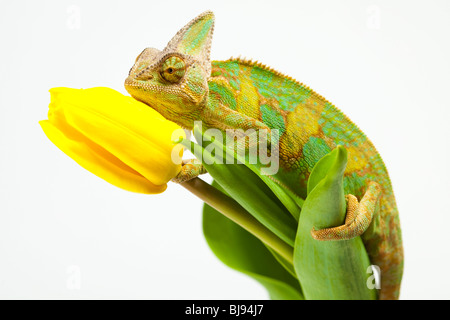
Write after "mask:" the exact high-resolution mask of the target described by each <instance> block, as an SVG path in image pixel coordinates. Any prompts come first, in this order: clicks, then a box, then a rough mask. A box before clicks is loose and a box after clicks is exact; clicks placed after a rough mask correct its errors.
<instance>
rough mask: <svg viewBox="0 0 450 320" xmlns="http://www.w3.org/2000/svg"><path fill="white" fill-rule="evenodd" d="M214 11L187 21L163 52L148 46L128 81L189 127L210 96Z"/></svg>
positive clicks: (130, 87)
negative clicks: (209, 79) (209, 80)
mask: <svg viewBox="0 0 450 320" xmlns="http://www.w3.org/2000/svg"><path fill="white" fill-rule="evenodd" d="M213 29H214V14H213V13H212V12H210V11H206V12H204V13H202V14H201V15H199V16H198V17H197V18H195V19H194V20H192V21H191V22H190V23H188V24H187V25H186V26H185V27H184V28H183V29H181V30H180V31H178V33H177V34H176V35H175V36H174V37H173V38H172V40H170V41H169V43H168V44H167V46H166V48H165V49H164V50H163V51H160V50H158V49H154V48H146V49H145V50H144V51H142V53H141V54H140V55H139V56H138V57H137V58H136V61H135V63H134V65H133V67H132V68H131V70H130V73H129V75H128V77H127V79H126V80H125V88H126V90H127V91H128V92H129V93H130V94H131V95H132V96H133V97H134V98H135V99H137V100H140V101H142V102H144V103H146V104H147V105H149V106H150V107H152V108H153V109H155V110H156V111H158V112H159V113H161V114H162V115H163V116H164V117H165V118H166V119H168V120H171V121H174V122H176V123H177V124H179V125H180V126H182V127H184V128H188V129H192V128H193V123H194V121H196V120H199V117H200V114H201V111H202V109H203V107H204V105H205V103H206V98H207V96H208V91H209V90H208V81H207V80H208V78H209V76H210V74H211V60H210V48H211V40H212V33H213Z"/></svg>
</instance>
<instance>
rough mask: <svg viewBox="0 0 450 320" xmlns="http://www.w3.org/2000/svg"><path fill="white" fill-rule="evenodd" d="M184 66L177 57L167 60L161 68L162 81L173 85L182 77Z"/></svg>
mask: <svg viewBox="0 0 450 320" xmlns="http://www.w3.org/2000/svg"><path fill="white" fill-rule="evenodd" d="M185 70H186V66H185V64H184V61H183V59H181V58H180V57H177V56H172V57H169V58H167V59H166V60H165V61H164V63H163V64H162V66H161V77H163V79H164V80H167V81H169V82H172V83H175V82H178V81H180V80H181V78H183V76H184V72H185Z"/></svg>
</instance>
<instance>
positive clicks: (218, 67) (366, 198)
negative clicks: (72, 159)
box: [125, 11, 403, 299]
mask: <svg viewBox="0 0 450 320" xmlns="http://www.w3.org/2000/svg"><path fill="white" fill-rule="evenodd" d="M213 29H214V15H213V13H212V12H210V11H207V12H204V13H202V14H201V15H199V16H198V17H197V18H195V19H194V20H192V21H191V22H190V23H188V24H187V25H186V26H185V27H184V28H182V29H181V30H180V31H178V33H177V34H176V35H175V36H174V37H173V38H172V40H170V42H169V43H168V44H167V46H166V48H165V49H164V50H163V51H160V50H157V49H154V48H146V49H145V50H144V51H143V52H142V53H141V54H140V55H139V56H138V57H137V58H136V61H135V64H134V65H133V67H132V68H131V70H130V72H129V76H128V77H127V79H126V81H125V87H126V90H127V91H128V92H129V93H130V94H131V95H132V96H133V97H134V98H136V99H137V100H140V101H142V102H144V103H146V104H148V105H149V106H150V107H152V108H154V109H155V110H157V111H158V112H159V113H161V114H162V115H163V116H164V117H166V118H167V119H168V120H171V121H174V122H176V123H177V124H179V125H180V126H182V127H184V128H187V129H189V130H192V129H193V127H194V121H202V125H203V127H204V128H216V129H219V130H222V131H224V130H227V129H242V130H248V129H255V130H260V129H265V130H269V134H270V130H273V129H277V130H278V132H279V162H280V164H279V166H280V168H279V171H278V173H277V174H276V175H275V176H274V178H273V179H274V180H275V181H279V183H280V185H286V184H287V185H289V186H293V185H294V186H297V188H296V190H293V191H294V192H295V193H296V195H298V196H299V197H301V198H303V199H304V198H305V197H306V187H307V181H308V177H309V174H310V172H311V170H312V168H313V167H314V165H315V164H316V163H317V161H318V160H319V159H320V158H322V157H323V156H325V155H326V154H328V153H329V152H330V151H331V150H333V149H334V148H335V147H336V146H337V145H342V146H344V147H345V148H346V149H347V151H348V164H347V168H346V171H345V175H344V190H345V192H346V194H348V196H347V197H346V199H347V218H346V222H345V224H344V225H342V226H338V227H334V228H327V229H322V230H312V231H311V234H312V236H313V237H314V238H315V239H317V240H346V239H351V238H353V237H356V236H360V235H361V236H362V239H363V241H364V245H365V247H366V249H367V252H368V254H369V258H370V261H371V263H372V264H375V265H377V266H378V267H380V270H381V290H380V299H398V297H399V291H400V282H401V278H402V273H403V247H402V240H401V230H400V222H399V215H398V210H397V206H396V202H395V197H394V193H393V190H392V186H391V182H390V179H389V176H388V172H387V170H386V167H385V165H384V163H383V160H382V159H381V157H380V155H379V154H378V152H377V150H376V149H375V147H374V146H373V144H372V143H371V142H370V141H369V139H368V138H367V137H366V136H365V134H364V133H363V132H362V131H361V130H360V129H359V128H358V127H357V126H356V125H355V124H354V123H353V122H352V121H350V120H349V119H348V118H347V117H346V116H345V115H344V114H343V113H342V112H341V111H340V110H339V109H337V108H336V107H335V106H334V105H333V104H331V103H330V102H328V101H327V100H326V99H325V98H323V97H322V96H320V95H319V94H317V93H316V92H314V91H313V90H311V89H310V88H308V87H307V86H305V85H304V84H301V83H299V82H297V81H296V80H294V79H292V78H290V77H288V76H285V75H283V74H281V73H279V72H277V71H275V70H273V69H271V68H269V67H266V66H265V65H263V64H261V63H257V62H252V61H249V60H245V59H240V58H237V59H233V58H231V59H230V60H227V61H211V60H210V48H211V41H212V34H213ZM204 172H205V170H204V169H203V167H202V166H201V164H195V163H192V162H189V163H186V164H184V165H183V167H182V170H181V172H180V174H179V176H178V177H176V181H178V182H182V181H186V180H189V179H191V178H193V177H195V176H198V175H199V174H201V173H204ZM358 199H359V202H358Z"/></svg>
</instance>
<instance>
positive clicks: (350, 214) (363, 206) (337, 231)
mask: <svg viewBox="0 0 450 320" xmlns="http://www.w3.org/2000/svg"><path fill="white" fill-rule="evenodd" d="M380 195H381V187H380V185H379V184H378V183H376V182H370V183H369V187H368V189H367V191H366V193H365V194H364V197H363V198H362V199H361V202H360V203H358V199H357V198H356V197H355V196H354V195H351V194H349V195H347V196H346V201H347V215H346V217H345V223H344V224H343V225H342V226H338V227H334V228H325V229H320V230H316V229H315V228H312V229H311V236H312V237H313V238H314V239H316V240H320V241H337V240H350V239H353V238H355V237H358V236H360V235H362V234H363V233H364V232H365V231H366V230H367V228H368V227H369V225H370V223H371V222H372V218H373V215H374V213H375V207H376V204H377V201H378V199H379V197H380Z"/></svg>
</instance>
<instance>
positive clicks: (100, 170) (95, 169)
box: [39, 120, 167, 194]
mask: <svg viewBox="0 0 450 320" xmlns="http://www.w3.org/2000/svg"><path fill="white" fill-rule="evenodd" d="M39 124H40V125H41V127H42V129H43V130H44V133H45V134H46V135H47V137H48V138H49V139H50V140H51V141H52V142H53V143H54V144H55V145H56V146H57V147H58V148H59V149H60V150H61V151H63V152H64V153H65V154H67V155H68V156H69V157H71V158H72V159H73V160H75V161H76V162H77V163H78V164H79V165H80V166H82V167H83V168H85V169H86V170H88V171H90V172H92V173H94V174H95V175H97V176H98V177H100V178H102V179H104V180H106V181H107V182H109V183H111V184H113V185H115V186H117V187H119V188H122V189H125V190H128V191H132V192H137V193H147V194H155V193H161V192H163V191H164V190H165V189H166V188H167V185H165V184H164V185H155V184H153V183H151V182H150V181H149V180H147V179H146V178H144V177H143V176H142V175H140V174H139V173H138V172H136V171H135V170H133V169H132V168H130V167H129V166H127V165H125V164H124V163H123V162H122V161H120V160H119V159H117V158H116V157H115V156H113V155H112V154H111V153H109V152H108V151H106V150H105V149H103V148H102V147H101V146H99V145H96V144H95V143H93V142H92V141H89V140H88V139H86V137H84V136H82V135H81V134H77V133H76V132H74V131H72V130H65V131H66V132H63V131H62V130H61V128H67V127H64V126H62V127H61V126H59V127H56V126H55V125H53V124H52V123H51V122H50V121H49V120H43V121H40V122H39ZM63 130H64V129H63Z"/></svg>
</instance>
